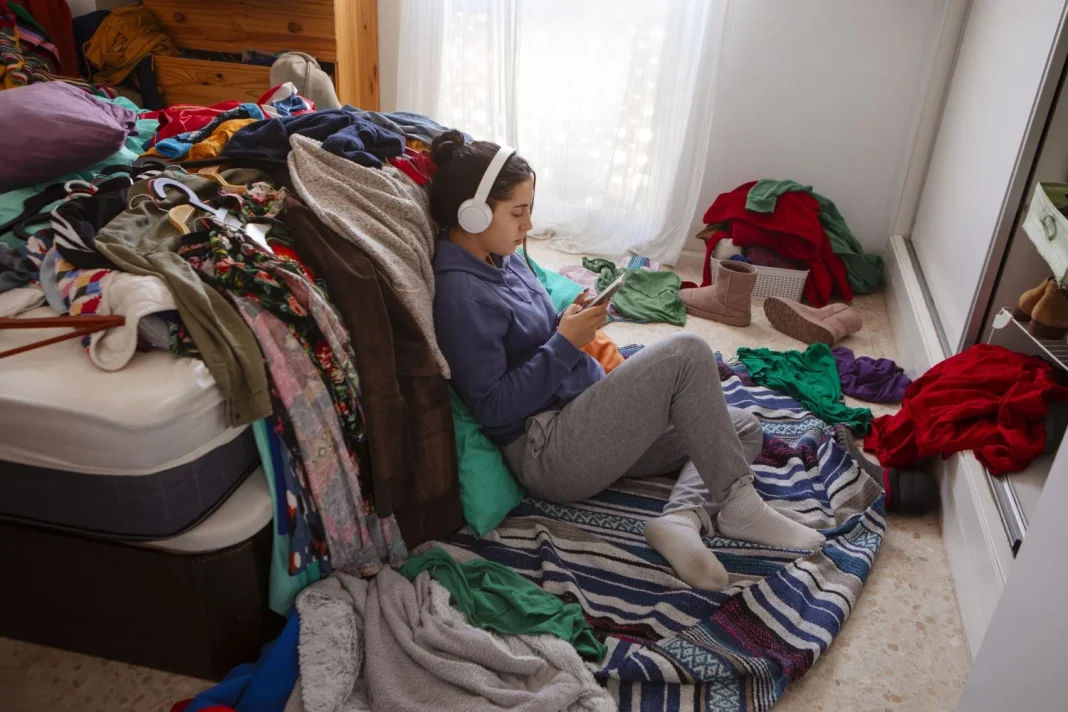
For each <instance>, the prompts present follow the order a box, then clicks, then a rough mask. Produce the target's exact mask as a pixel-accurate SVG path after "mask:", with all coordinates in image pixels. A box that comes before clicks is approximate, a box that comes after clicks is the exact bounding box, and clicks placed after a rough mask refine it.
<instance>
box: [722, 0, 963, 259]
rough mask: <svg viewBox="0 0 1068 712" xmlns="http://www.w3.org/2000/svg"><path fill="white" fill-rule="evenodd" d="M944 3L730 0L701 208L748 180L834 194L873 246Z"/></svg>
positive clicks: (899, 181)
mask: <svg viewBox="0 0 1068 712" xmlns="http://www.w3.org/2000/svg"><path fill="white" fill-rule="evenodd" d="M945 5H946V1H945V0H894V1H893V2H886V1H885V0H805V2H779V1H778V0H745V1H744V2H733V3H731V7H730V16H729V18H728V26H727V32H726V38H725V44H724V47H723V55H722V57H721V60H720V62H721V64H720V78H719V88H718V90H717V93H716V102H715V118H714V120H713V124H712V138H711V141H712V143H711V145H710V147H709V153H710V157H709V163H708V169H707V172H706V173H705V180H704V184H703V186H702V200H701V204H702V205H704V206H706V207H707V205H709V204H710V203H711V202H712V200H713V199H714V198H715V196H716V195H718V194H720V193H722V192H725V191H729V190H731V189H733V188H735V187H737V186H738V185H740V184H742V183H745V182H746V181H750V180H756V179H758V178H791V179H793V180H796V181H799V182H801V183H807V184H811V185H813V186H814V187H815V188H816V190H817V191H818V192H820V193H822V194H823V195H826V196H827V197H828V198H830V199H831V200H833V201H834V202H835V203H836V204H837V205H838V208H839V209H840V210H841V211H842V214H843V215H844V216H845V218H846V220H847V221H848V223H849V226H850V227H851V228H852V229H853V232H854V233H856V235H857V237H858V238H859V239H860V240H861V242H863V243H864V245H865V247H867V248H870V249H874V250H879V251H881V250H883V249H884V247H885V245H886V241H887V238H888V237H889V236H890V232H891V228H892V226H893V221H894V216H895V213H896V210H897V205H898V202H899V200H900V197H901V189H902V186H903V184H904V177H905V172H906V169H907V167H908V161H909V157H910V153H911V150H912V142H913V139H914V136H915V132H916V126H917V122H918V120H919V116H920V111H921V110H922V107H923V101H924V96H925V94H926V90H927V83H928V81H929V79H930V76H931V70H932V67H933V63H934V57H935V52H936V50H937V47H938V40H939V37H940V35H941V21H942V16H943V13H944V10H945Z"/></svg>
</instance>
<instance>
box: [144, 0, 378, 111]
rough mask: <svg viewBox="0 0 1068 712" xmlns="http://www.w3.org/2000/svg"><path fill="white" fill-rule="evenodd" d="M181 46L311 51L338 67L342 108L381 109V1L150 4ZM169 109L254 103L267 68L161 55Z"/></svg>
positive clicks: (176, 0) (181, 0) (169, 0)
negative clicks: (379, 33) (174, 105)
mask: <svg viewBox="0 0 1068 712" xmlns="http://www.w3.org/2000/svg"><path fill="white" fill-rule="evenodd" d="M144 4H145V6H146V7H147V8H149V9H150V10H152V12H153V13H154V14H155V15H156V17H157V18H158V19H159V21H160V24H162V25H163V28H164V30H166V32H167V33H168V34H169V35H170V36H171V38H172V39H173V40H174V43H175V44H176V45H177V46H178V48H179V49H187V50H206V51H214V52H228V53H235V54H240V53H241V52H243V51H244V50H246V49H254V50H259V51H262V52H282V51H286V50H293V51H299V52H306V53H308V54H310V55H312V56H314V57H315V58H316V59H318V60H319V61H320V62H331V63H333V64H334V66H335V73H334V84H335V88H336V89H337V94H338V98H339V99H340V100H341V103H342V104H352V105H353V106H357V107H359V108H361V109H370V110H377V109H378V16H377V4H376V0H225V1H224V0H144ZM155 65H156V75H157V79H158V82H159V88H160V91H161V92H162V93H163V100H164V101H165V102H166V103H167V104H168V105H172V104H198V105H209V104H214V103H216V102H219V101H227V100H237V101H255V100H256V99H258V98H259V97H260V95H261V94H263V92H265V91H266V90H267V89H269V88H270V79H269V73H270V70H269V68H268V67H261V66H256V65H251V64H240V63H237V62H221V61H215V60H211V59H189V58H183V57H156V58H155Z"/></svg>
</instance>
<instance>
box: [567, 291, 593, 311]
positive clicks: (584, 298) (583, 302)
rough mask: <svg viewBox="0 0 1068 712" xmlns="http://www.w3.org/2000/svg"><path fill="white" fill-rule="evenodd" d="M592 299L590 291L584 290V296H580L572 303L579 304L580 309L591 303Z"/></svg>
mask: <svg viewBox="0 0 1068 712" xmlns="http://www.w3.org/2000/svg"><path fill="white" fill-rule="evenodd" d="M591 299H593V297H591V296H590V290H589V289H583V290H582V294H580V295H578V296H577V297H575V301H573V302H571V303H572V304H578V305H579V306H580V307H584V306H586V302H588V301H590V300H591Z"/></svg>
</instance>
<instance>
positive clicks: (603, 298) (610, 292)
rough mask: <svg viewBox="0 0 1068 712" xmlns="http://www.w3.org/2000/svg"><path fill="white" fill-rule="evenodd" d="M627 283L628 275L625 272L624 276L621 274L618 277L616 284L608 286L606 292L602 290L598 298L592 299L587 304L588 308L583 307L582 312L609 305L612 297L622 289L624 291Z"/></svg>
mask: <svg viewBox="0 0 1068 712" xmlns="http://www.w3.org/2000/svg"><path fill="white" fill-rule="evenodd" d="M626 283H627V273H626V272H624V273H623V274H621V275H619V276H618V277H616V280H615V281H614V282H612V283H611V284H610V285H608V286H607V287H605V288H604V290H602V291H601V292H600V293H599V294H598V295H597V296H596V297H594V298H593V299H591V300H590V301H589V302H588V303H587V304H586V306H584V307H582V311H586V310H587V309H589V308H590V307H595V306H598V305H600V304H605V303H607V302H608V301H609V300H610V299H611V298H612V297H614V296H615V295H616V292H618V291H619V290H620V289H623V285H624V284H626Z"/></svg>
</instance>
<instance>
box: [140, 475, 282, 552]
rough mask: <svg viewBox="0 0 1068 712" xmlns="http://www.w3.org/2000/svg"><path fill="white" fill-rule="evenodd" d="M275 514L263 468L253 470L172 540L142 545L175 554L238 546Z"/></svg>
mask: <svg viewBox="0 0 1068 712" xmlns="http://www.w3.org/2000/svg"><path fill="white" fill-rule="evenodd" d="M273 517H274V510H273V508H272V507H271V493H270V490H268V489H267V480H266V478H265V477H264V474H263V469H262V468H259V467H257V468H256V469H255V470H253V472H252V474H250V475H249V476H248V477H247V478H246V479H245V481H244V482H242V483H241V485H240V486H239V487H238V488H237V489H236V490H234V492H233V494H231V495H230V496H229V497H227V498H226V500H225V501H224V502H223V503H222V504H221V505H219V507H218V509H216V510H215V511H214V512H212V513H211V514H210V515H208V517H206V518H205V519H204V521H202V522H200V523H199V524H197V525H196V526H195V527H193V528H192V529H190V530H189V531H187V532H185V533H184V534H180V535H178V536H176V537H172V538H169V539H160V540H158V541H148V542H144V543H143V544H140V546H144V547H148V548H152V549H160V550H162V551H168V552H171V553H173V554H206V553H209V552H212V551H221V550H222V549H228V548H230V547H231V546H236V545H237V544H240V543H241V542H243V541H245V540H246V539H248V538H250V537H253V536H255V535H256V533H257V532H259V531H260V530H261V529H263V528H264V527H265V526H267V525H268V524H269V523H270V522H271V521H272V519H273Z"/></svg>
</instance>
